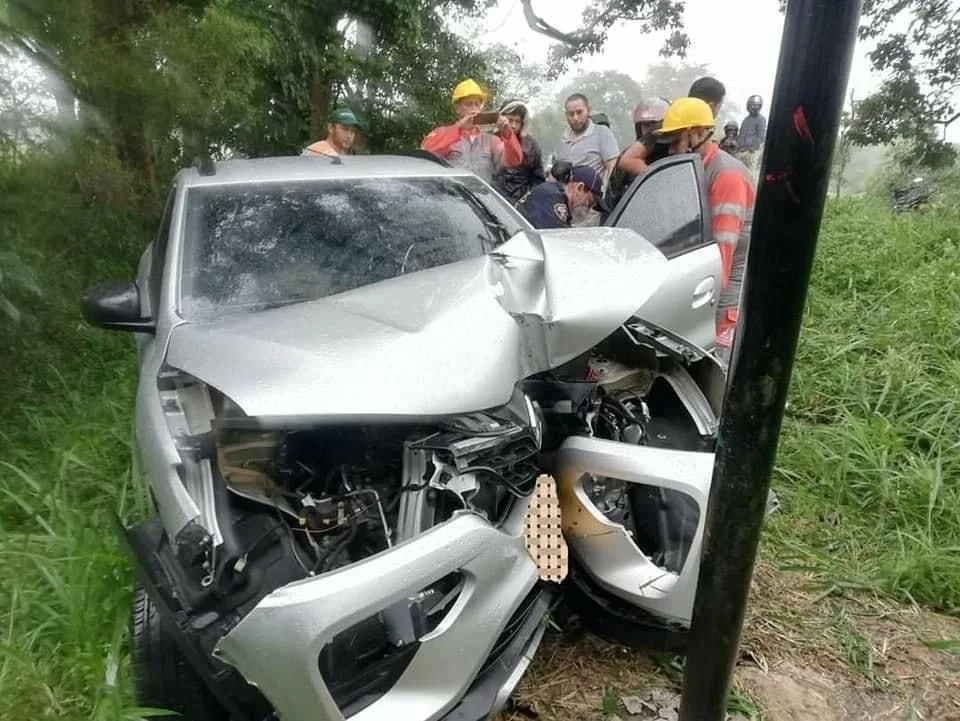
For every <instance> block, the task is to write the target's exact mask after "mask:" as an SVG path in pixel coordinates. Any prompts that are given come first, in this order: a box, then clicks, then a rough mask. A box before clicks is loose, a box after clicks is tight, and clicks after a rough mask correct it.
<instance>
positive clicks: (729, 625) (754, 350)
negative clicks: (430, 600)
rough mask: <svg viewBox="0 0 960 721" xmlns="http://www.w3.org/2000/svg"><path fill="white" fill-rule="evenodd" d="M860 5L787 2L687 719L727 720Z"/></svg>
mask: <svg viewBox="0 0 960 721" xmlns="http://www.w3.org/2000/svg"><path fill="white" fill-rule="evenodd" d="M860 3H861V0H790V2H789V4H788V5H787V9H786V18H785V23H784V28H783V40H782V42H781V46H780V61H779V66H778V69H777V80H776V85H775V87H774V92H773V103H772V105H771V110H770V122H769V129H768V132H767V138H766V147H765V151H764V154H763V167H762V168H761V173H760V186H759V188H758V195H757V204H756V210H755V212H754V216H753V234H752V236H751V241H750V253H749V258H748V261H747V274H746V278H745V282H744V289H743V296H742V304H741V310H740V321H739V324H738V330H737V337H736V340H735V342H734V349H733V362H732V363H731V367H730V376H729V378H728V381H727V389H726V396H725V398H724V404H723V411H722V414H721V418H720V429H719V434H718V439H717V453H716V462H715V465H714V475H713V486H712V488H711V492H710V499H709V503H708V507H707V519H706V532H705V537H704V547H703V559H702V561H701V566H700V579H699V585H698V588H697V597H696V601H695V603H694V611H693V625H692V628H691V631H690V645H689V650H688V654H687V666H686V674H685V677H684V685H683V698H682V701H681V705H680V720H681V721H723V719H724V718H725V714H726V700H727V694H728V692H729V686H730V680H731V677H732V675H733V671H734V667H735V665H736V661H737V656H738V650H739V644H740V634H741V631H742V628H743V620H744V616H745V612H746V603H747V595H748V592H749V589H750V582H751V578H752V576H753V567H754V562H755V560H756V554H757V546H758V544H759V541H760V530H761V527H762V525H763V519H764V512H765V506H766V500H767V492H768V489H769V486H770V473H771V471H772V469H773V462H774V458H775V456H776V451H777V442H778V440H779V436H780V426H781V423H782V420H783V407H784V403H785V402H786V398H787V390H788V388H789V384H790V373H791V369H792V367H793V359H794V353H795V350H796V344H797V336H798V334H799V331H800V323H801V320H802V315H803V307H804V303H805V301H806V295H807V282H808V280H809V277H810V269H811V267H812V265H813V259H814V253H815V251H816V243H817V235H818V233H819V229H820V220H821V217H822V215H823V207H824V203H825V201H826V196H827V192H828V190H829V184H830V174H831V173H830V171H831V161H832V157H833V151H834V147H835V146H836V143H837V131H838V129H839V126H840V114H841V111H842V109H843V105H844V90H845V86H846V84H847V79H848V76H849V73H850V64H851V58H852V55H853V48H854V44H855V42H856V37H857V27H858V24H859V20H860Z"/></svg>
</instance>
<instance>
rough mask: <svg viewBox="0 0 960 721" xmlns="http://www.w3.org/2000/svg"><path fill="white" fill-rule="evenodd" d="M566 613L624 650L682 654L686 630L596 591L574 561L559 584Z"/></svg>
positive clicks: (687, 636) (594, 586)
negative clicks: (623, 647)
mask: <svg viewBox="0 0 960 721" xmlns="http://www.w3.org/2000/svg"><path fill="white" fill-rule="evenodd" d="M563 597H564V602H565V604H566V606H567V611H568V612H569V613H570V614H571V616H572V617H575V618H576V619H577V620H578V621H579V624H580V625H581V626H582V627H583V629H584V630H586V631H589V632H590V633H592V634H593V635H595V636H598V637H599V638H601V639H603V640H604V641H607V642H609V643H613V644H616V645H618V646H626V647H628V648H633V649H638V650H644V651H653V652H656V653H666V654H676V655H682V654H685V653H686V650H687V642H688V640H689V629H686V628H684V627H682V626H677V625H673V624H669V623H666V622H664V621H663V620H662V619H659V618H657V617H656V616H654V615H652V614H650V613H647V612H645V611H643V610H641V609H638V608H636V607H634V606H631V605H630V604H628V603H626V602H625V601H621V600H620V599H618V598H615V597H614V596H612V595H610V594H609V593H607V592H606V591H604V590H603V589H602V588H600V587H599V586H598V585H597V584H596V583H595V582H594V581H593V580H592V579H591V578H590V577H589V576H588V575H587V573H586V571H584V570H583V568H582V567H581V566H580V565H579V564H578V563H577V561H576V560H575V559H574V558H570V560H569V564H568V573H567V577H566V579H565V580H564V582H563Z"/></svg>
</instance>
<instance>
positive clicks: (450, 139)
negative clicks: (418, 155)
mask: <svg viewBox="0 0 960 721" xmlns="http://www.w3.org/2000/svg"><path fill="white" fill-rule="evenodd" d="M420 148H421V149H422V150H428V151H430V152H431V153H435V154H437V155H439V156H440V157H442V158H446V159H447V160H448V161H449V162H450V163H451V164H452V165H455V166H456V167H458V168H464V169H466V170H469V171H471V172H472V173H475V174H476V175H479V176H480V177H481V178H483V179H484V180H485V181H487V182H488V183H490V182H492V181H493V176H494V174H495V173H496V172H498V171H500V170H504V169H505V168H517V167H519V166H520V165H521V164H522V163H523V146H522V145H521V144H520V138H518V137H517V134H516V133H514V132H513V131H511V130H509V129H506V130H504V132H503V134H502V135H492V134H490V133H485V132H483V131H482V130H481V129H480V128H475V127H474V128H461V127H460V126H458V125H447V126H445V127H441V128H434V130H433V131H431V133H430V134H429V135H428V136H427V137H425V138H424V139H423V143H421V145H420Z"/></svg>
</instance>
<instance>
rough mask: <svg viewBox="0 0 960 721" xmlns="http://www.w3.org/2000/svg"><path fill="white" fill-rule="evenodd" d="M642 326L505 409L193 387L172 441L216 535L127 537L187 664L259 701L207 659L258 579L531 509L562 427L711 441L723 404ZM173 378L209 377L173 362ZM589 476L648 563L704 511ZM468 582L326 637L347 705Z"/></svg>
mask: <svg viewBox="0 0 960 721" xmlns="http://www.w3.org/2000/svg"><path fill="white" fill-rule="evenodd" d="M633 332H634V333H635V332H636V329H635V330H634V331H633ZM641 340H642V342H640V341H639V340H638V338H637V337H635V336H634V335H632V332H631V330H630V328H629V327H626V326H625V327H624V328H622V329H621V332H620V333H618V334H615V335H614V336H613V337H611V339H610V340H609V341H607V342H605V343H604V344H603V345H602V346H600V347H598V348H596V349H594V350H593V351H591V352H590V353H588V354H585V355H584V356H582V357H580V358H577V359H575V360H573V361H571V362H570V363H568V364H566V365H564V366H563V367H561V368H559V369H556V370H553V371H548V372H545V373H541V374H538V375H536V376H533V377H531V378H529V379H527V380H525V381H522V382H521V383H519V384H518V386H517V388H516V391H515V393H514V396H513V398H512V399H511V401H510V402H509V403H508V404H507V405H505V406H503V407H502V408H497V409H493V410H488V411H483V412H475V413H469V414H463V415H458V416H456V417H443V418H431V419H423V420H422V421H419V422H409V421H403V422H386V423H378V424H370V423H354V424H350V423H329V422H323V421H319V422H317V421H307V420H304V421H302V422H301V421H297V422H289V421H285V422H272V421H270V420H269V419H258V418H250V417H247V416H246V415H244V414H243V413H242V411H240V409H239V408H237V407H236V406H235V405H234V404H233V403H232V402H231V401H230V400H229V399H228V398H226V397H224V396H222V395H220V394H218V393H217V392H216V391H214V390H212V389H206V387H205V386H203V388H204V389H205V391H206V392H207V393H209V398H210V406H211V409H212V412H213V420H212V422H211V423H210V431H209V433H205V434H203V435H200V436H197V437H193V438H184V439H181V447H182V448H186V449H190V453H191V454H192V456H193V457H192V463H196V464H209V468H210V471H211V477H212V485H213V493H214V497H215V507H216V515H217V521H218V525H219V529H220V534H221V535H222V543H220V544H216V543H214V542H213V539H212V537H211V536H210V535H206V534H203V533H199V532H198V533H196V534H194V535H185V536H184V537H183V538H178V539H176V540H175V541H174V542H173V543H171V541H170V539H169V538H168V537H166V535H165V534H164V533H163V532H162V527H161V526H160V524H159V522H158V521H153V522H152V523H153V526H152V527H151V526H149V523H151V522H148V524H147V527H146V528H144V529H142V530H141V531H140V532H139V534H137V535H135V536H134V535H131V536H130V538H131V542H132V543H133V544H134V546H135V547H137V546H139V550H138V552H139V555H141V557H144V556H147V557H151V558H152V559H153V563H152V568H151V569H150V576H151V577H152V579H153V581H154V583H155V587H154V593H155V594H156V593H159V594H160V596H162V597H166V599H167V606H168V609H169V610H170V611H171V615H172V617H173V618H176V620H177V624H178V626H179V629H180V631H181V632H182V636H181V643H182V644H185V645H187V646H191V647H192V648H193V649H194V650H195V654H194V659H195V662H196V663H202V664H206V665H208V666H209V667H210V668H211V673H212V674H213V675H214V677H215V679H216V683H217V687H218V688H219V689H220V690H222V691H223V693H224V696H225V697H224V698H223V699H221V700H223V701H224V703H228V702H233V703H236V704H240V705H246V706H248V707H250V708H258V709H262V710H263V711H264V712H265V713H268V712H269V707H268V706H267V705H265V704H266V701H265V700H264V699H263V698H262V697H261V696H260V695H259V693H258V692H257V691H256V689H255V688H253V687H252V686H248V685H247V684H246V683H245V681H244V680H243V678H242V677H241V676H239V674H238V673H237V672H236V671H235V670H234V669H232V668H230V667H229V666H227V665H225V664H222V663H219V662H217V661H215V660H212V659H211V655H212V653H213V651H214V648H215V646H216V644H217V642H218V641H219V639H220V638H222V637H223V636H224V635H225V634H226V633H228V632H229V631H230V630H231V629H232V628H233V627H234V626H235V625H236V624H237V623H238V622H239V621H240V620H241V619H242V618H243V617H244V616H245V615H246V614H247V613H248V612H249V611H250V609H252V608H253V607H254V606H256V604H257V603H259V601H260V600H261V599H263V598H264V597H265V596H266V595H267V594H269V593H271V592H273V591H274V590H276V589H277V588H280V587H281V586H284V585H286V584H289V583H292V582H294V581H297V580H300V579H304V578H307V577H310V576H315V575H320V574H325V573H332V572H336V571H337V570H338V569H342V568H344V567H346V566H349V565H350V564H353V563H356V562H358V561H361V560H363V559H365V558H368V557H370V556H373V555H375V554H377V553H380V552H381V551H384V550H387V549H389V548H391V547H393V546H395V545H397V544H400V543H402V542H404V541H406V540H409V539H412V538H415V537H417V536H418V535H419V534H421V533H423V532H424V531H425V530H427V529H430V528H432V527H434V526H436V525H437V524H440V523H443V522H444V521H446V520H449V519H450V518H451V517H453V516H454V514H457V513H462V512H466V513H470V514H476V515H479V516H480V517H482V518H483V519H485V520H486V521H488V522H489V523H490V524H492V525H494V526H498V525H499V524H502V523H504V522H505V520H506V519H507V518H508V517H510V515H511V513H513V512H515V511H516V510H517V509H518V508H519V510H520V512H522V513H525V511H526V507H527V504H528V503H529V500H528V499H529V496H530V495H531V494H532V492H533V490H534V487H535V484H536V480H537V478H538V477H539V476H540V475H541V474H542V473H544V472H549V470H550V466H551V457H552V454H554V453H555V452H556V451H557V449H558V448H559V447H560V446H561V444H562V443H563V442H564V440H565V439H566V438H568V437H570V436H586V437H595V438H602V439H608V440H613V441H618V442H622V443H627V444H632V445H651V446H658V447H666V448H669V447H677V448H684V449H687V450H709V449H710V448H711V445H712V442H713V437H714V432H715V430H716V428H715V416H713V414H712V413H711V412H710V405H711V404H710V402H709V401H708V400H707V398H706V396H705V395H704V394H703V393H702V392H701V391H700V390H699V386H700V385H702V382H701V381H696V380H694V377H693V376H692V375H691V373H690V372H689V371H688V370H687V368H688V366H689V363H688V362H687V361H689V360H690V359H689V358H686V357H678V356H676V354H674V353H671V352H670V349H669V347H666V346H663V345H659V346H658V345H657V344H653V346H651V343H650V339H649V338H647V337H644V338H643V339H641ZM176 383H177V384H179V385H180V386H181V390H182V389H186V388H196V386H197V385H200V386H202V384H199V383H198V382H196V381H193V380H192V379H189V378H184V377H182V376H181V377H180V379H179V380H177V381H176ZM585 487H586V489H587V492H588V494H589V496H590V499H591V501H592V502H593V503H594V505H596V507H597V508H598V509H600V510H601V511H602V512H603V513H604V515H606V516H607V517H608V518H609V519H610V520H611V521H613V522H615V523H618V524H622V525H623V527H624V528H626V529H628V531H629V532H630V533H631V534H632V535H633V538H634V541H635V543H636V545H637V547H638V548H639V549H640V550H641V551H642V552H643V553H644V554H646V555H647V556H648V557H649V558H650V559H651V560H653V562H654V563H656V564H657V565H659V566H662V567H663V568H665V569H668V570H676V569H678V568H679V567H680V566H682V565H683V561H684V557H685V555H686V553H687V552H688V551H689V548H690V542H691V539H692V534H693V533H694V531H695V529H696V524H697V518H696V508H695V507H693V508H692V509H691V505H690V504H689V503H688V502H687V500H685V499H684V497H683V496H682V494H675V493H671V492H670V491H667V490H664V489H659V488H653V487H649V488H645V487H642V486H636V485H634V486H633V487H631V488H629V489H628V488H627V487H626V484H624V483H623V482H617V481H612V480H610V479H603V478H594V479H591V480H590V481H588V482H586V485H585ZM691 513H692V514H693V515H692V517H691V516H690V514H691ZM463 587H464V579H463V578H461V577H460V575H459V574H450V575H449V576H447V577H445V578H443V579H441V581H439V582H438V583H435V584H433V585H432V586H430V587H427V588H423V589H421V591H420V593H419V594H417V595H416V596H415V597H412V598H407V599H404V600H403V601H401V602H399V603H398V604H396V605H395V606H393V607H391V608H388V609H386V610H384V611H383V612H381V613H379V614H377V615H375V616H373V617H371V618H368V619H366V620H365V621H364V622H362V623H360V624H357V625H355V626H353V627H351V628H349V629H346V630H345V631H343V632H341V633H340V634H338V635H337V636H336V637H335V638H334V639H333V640H332V642H330V643H328V644H327V645H326V647H325V648H324V649H323V651H322V652H321V654H320V658H319V664H320V669H321V673H322V675H323V678H324V681H325V683H326V684H327V686H328V688H329V689H330V692H331V694H332V695H333V697H334V699H335V700H336V702H337V705H338V706H339V707H340V708H341V710H343V712H344V714H345V715H349V714H348V713H347V712H348V710H349V713H356V712H357V711H359V710H361V709H362V708H364V707H366V706H367V705H369V704H370V703H372V702H373V701H375V700H376V699H377V698H378V694H380V693H382V692H383V690H384V689H386V688H388V687H389V686H390V685H391V684H392V683H393V682H395V681H396V679H397V678H399V676H400V675H401V674H402V673H403V671H404V669H405V667H406V663H407V662H408V661H409V659H410V658H411V657H412V654H414V653H415V651H416V648H417V644H418V643H419V642H420V639H422V638H423V637H424V636H426V635H427V634H429V633H430V632H431V631H433V630H435V629H436V628H437V627H438V626H439V624H440V623H441V622H442V621H443V618H444V617H445V615H446V614H447V613H448V612H449V611H450V609H451V608H452V607H453V606H454V604H455V603H456V601H457V598H458V597H459V595H460V593H461V592H462V590H463ZM518 613H519V611H518ZM505 638H506V637H505ZM495 660H496V659H495V657H493V656H492V657H491V659H490V661H489V662H490V663H493V662H495ZM227 697H229V698H227Z"/></svg>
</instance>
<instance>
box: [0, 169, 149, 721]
mask: <svg viewBox="0 0 960 721" xmlns="http://www.w3.org/2000/svg"><path fill="white" fill-rule="evenodd" d="M76 170H77V168H76V167H75V166H74V165H72V164H71V163H70V162H69V161H68V160H67V159H63V158H61V159H47V160H44V161H38V162H37V163H34V164H32V165H31V166H27V167H25V168H21V169H19V170H18V171H17V174H16V175H12V174H11V175H0V230H2V237H3V241H4V243H5V250H7V251H8V252H11V253H16V254H17V255H18V256H19V257H20V258H22V259H24V260H25V261H26V262H29V263H31V265H32V266H33V273H34V275H35V276H36V277H37V279H38V283H37V285H38V286H39V291H40V293H39V294H37V293H30V294H22V295H20V296H19V297H17V298H15V299H14V302H15V303H16V305H17V308H18V311H19V312H20V321H19V322H18V323H13V322H10V321H9V319H8V320H7V322H6V323H5V324H3V325H0V333H2V336H3V339H4V342H3V344H2V348H0V368H2V369H3V383H2V384H0V408H2V409H3V413H2V415H0V719H10V720H11V721H13V720H19V719H23V720H24V721H26V720H27V719H44V718H58V719H75V718H76V719H117V718H124V717H128V716H129V717H131V718H132V717H133V716H131V714H133V713H134V710H133V709H132V708H131V705H130V700H129V692H128V687H129V684H128V683H127V678H126V662H125V654H126V648H125V642H126V638H125V634H126V623H127V609H128V601H129V594H130V587H131V581H132V575H131V572H130V570H129V567H128V564H127V562H126V559H125V558H124V556H123V555H122V553H121V550H120V547H119V544H118V541H117V538H116V536H115V534H114V532H113V525H114V524H113V515H114V513H116V512H119V513H121V514H124V515H125V514H127V513H129V512H131V511H134V510H135V509H136V506H137V505H138V504H140V505H141V506H142V494H141V493H139V492H137V491H136V490H135V489H136V488H137V486H138V484H135V483H132V482H131V481H132V478H131V471H130V458H131V453H130V444H131V431H132V425H131V424H132V420H131V419H132V414H131V410H132V402H133V383H134V380H135V375H134V364H133V355H132V351H133V347H132V344H131V340H130V339H129V338H128V337H123V336H122V335H110V334H107V333H99V332H96V331H93V330H91V329H89V328H86V327H85V326H84V325H83V324H82V322H81V320H80V318H79V314H78V308H79V305H78V301H79V298H80V295H81V293H82V292H83V289H84V288H85V287H86V286H87V285H88V284H90V283H93V282H95V281H96V280H99V279H102V278H110V277H120V278H124V277H131V274H132V273H133V272H134V268H135V261H136V257H137V253H138V252H139V249H140V248H142V247H143V245H144V242H145V240H144V239H145V235H144V231H145V229H144V227H143V226H142V224H141V223H140V222H139V221H138V220H137V219H136V218H135V216H133V215H132V214H131V213H130V212H129V211H127V210H125V204H124V203H123V202H122V198H117V202H115V203H114V202H111V198H105V197H103V196H102V195H100V196H99V197H98V196H97V195H96V194H95V190H94V188H92V187H88V188H78V187H77V185H76V180H75V178H76V177H77V176H76V175H75V172H74V171H76ZM84 170H86V171H88V172H85V173H84V174H83V177H86V178H90V173H89V168H85V169H84ZM101 190H102V185H101Z"/></svg>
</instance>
